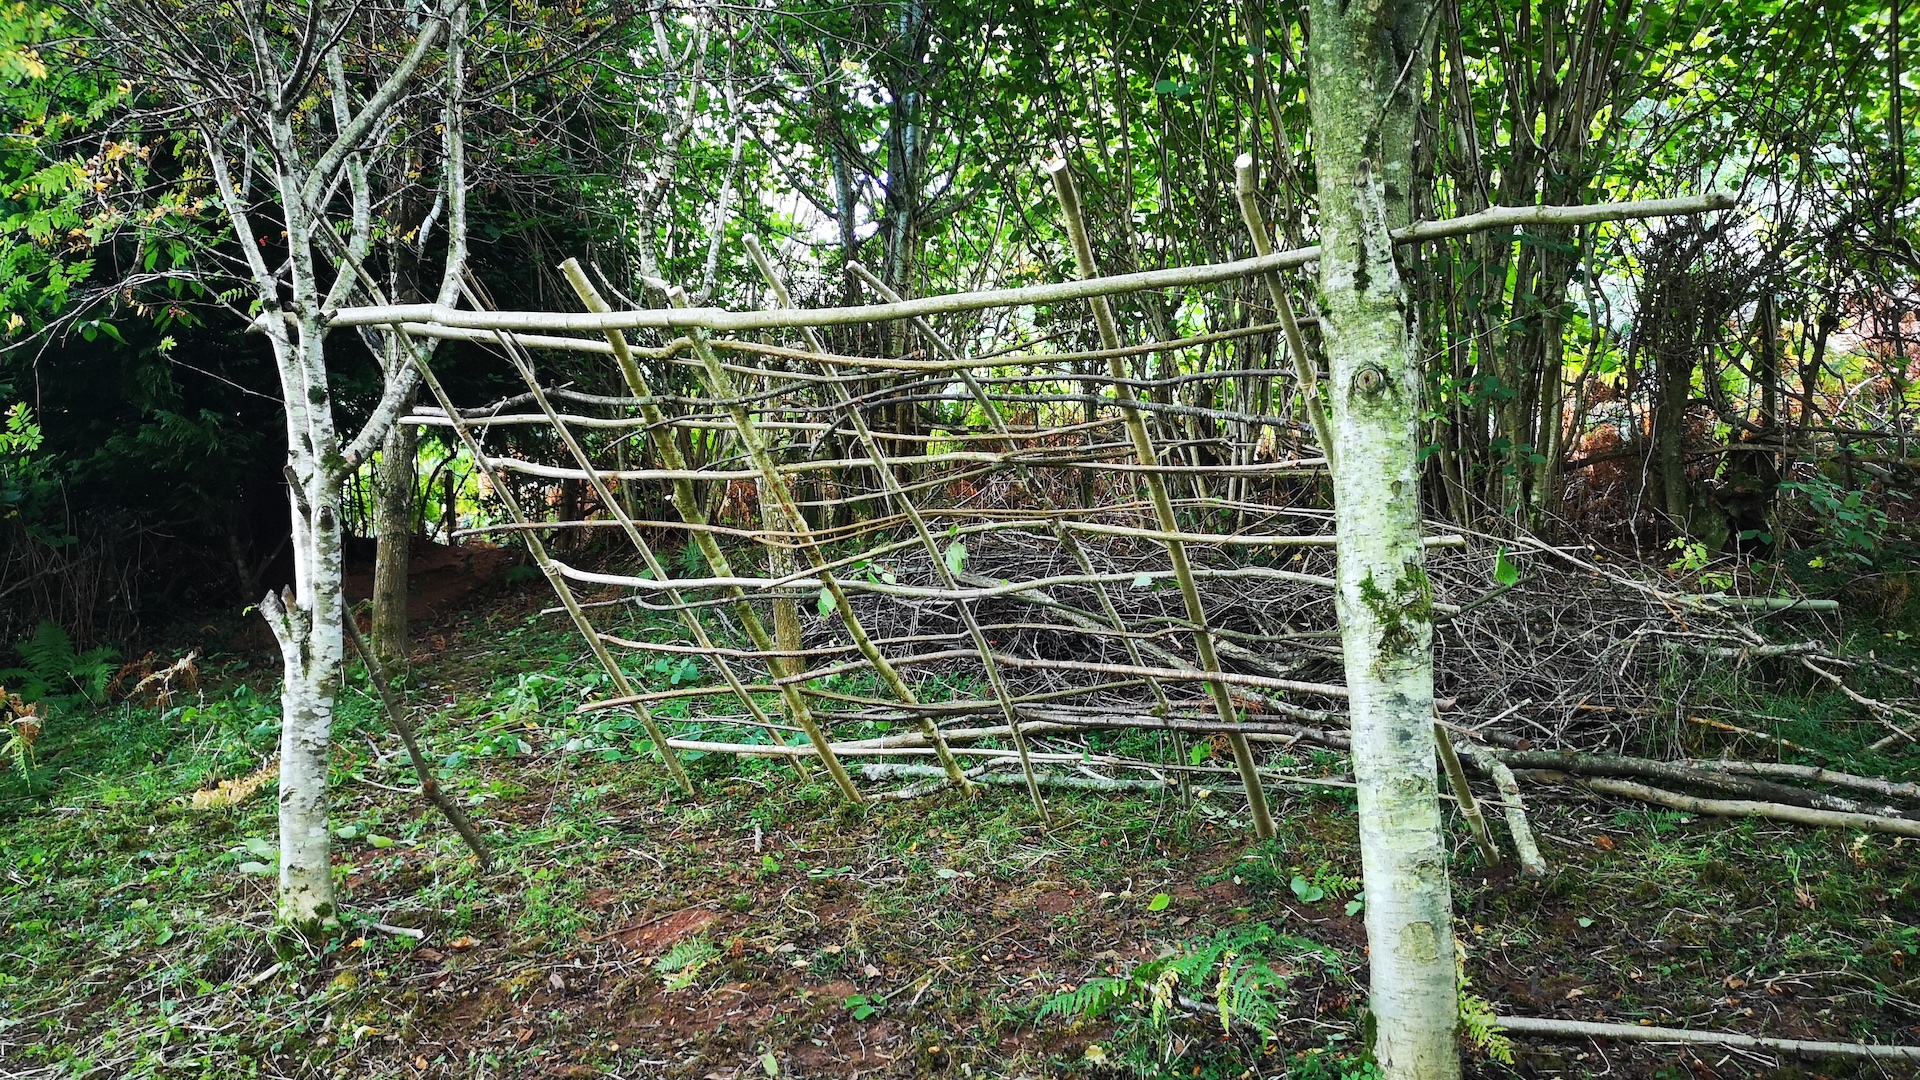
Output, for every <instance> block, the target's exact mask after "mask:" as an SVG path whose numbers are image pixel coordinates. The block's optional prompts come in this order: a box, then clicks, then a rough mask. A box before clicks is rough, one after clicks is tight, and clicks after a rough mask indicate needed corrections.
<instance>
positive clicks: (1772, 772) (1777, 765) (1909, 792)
mask: <svg viewBox="0 0 1920 1080" xmlns="http://www.w3.org/2000/svg"><path fill="white" fill-rule="evenodd" d="M1685 764H1686V765H1687V767H1688V768H1693V769H1700V770H1703V771H1706V772H1729V773H1734V774H1737V775H1741V776H1774V777H1786V778H1788V779H1792V780H1800V781H1804V782H1806V783H1812V784H1830V785H1832V786H1834V787H1845V788H1853V789H1854V790H1856V791H1869V792H1872V793H1873V794H1875V795H1883V796H1885V797H1887V798H1889V799H1913V800H1916V801H1920V784H1915V783H1911V782H1908V783H1901V782H1899V781H1894V780H1882V779H1881V778H1880V777H1877V776H1858V775H1856V774H1854V773H1844V772H1839V771H1837V770H1834V769H1825V768H1821V767H1820V766H1818V765H1793V764H1790V763H1788V762H1784V761H1733V760H1730V759H1727V758H1691V759H1689V760H1688V761H1687V762H1686V763H1685Z"/></svg>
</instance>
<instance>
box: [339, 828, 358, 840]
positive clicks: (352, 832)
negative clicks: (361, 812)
mask: <svg viewBox="0 0 1920 1080" xmlns="http://www.w3.org/2000/svg"><path fill="white" fill-rule="evenodd" d="M333 835H334V836H336V837H338V838H339V839H341V840H351V839H353V838H354V837H356V836H359V835H360V827H359V826H357V825H342V826H340V827H339V828H337V829H335V830H333Z"/></svg>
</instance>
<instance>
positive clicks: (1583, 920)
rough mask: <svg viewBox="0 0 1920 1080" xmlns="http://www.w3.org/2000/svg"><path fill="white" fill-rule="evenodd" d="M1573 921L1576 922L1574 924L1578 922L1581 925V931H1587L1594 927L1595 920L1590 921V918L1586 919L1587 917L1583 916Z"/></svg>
mask: <svg viewBox="0 0 1920 1080" xmlns="http://www.w3.org/2000/svg"><path fill="white" fill-rule="evenodd" d="M1573 921H1574V922H1577V923H1579V924H1580V929H1582V930H1585V929H1586V928H1587V927H1589V926H1592V925H1593V920H1592V919H1590V918H1588V917H1586V916H1585V915H1582V916H1580V917H1579V918H1577V919H1575V920H1573Z"/></svg>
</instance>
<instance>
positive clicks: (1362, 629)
mask: <svg viewBox="0 0 1920 1080" xmlns="http://www.w3.org/2000/svg"><path fill="white" fill-rule="evenodd" d="M1432 7H1433V5H1432V3H1431V0H1312V3H1311V7H1310V9H1309V10H1310V13H1311V19H1312V22H1311V30H1312V37H1311V44H1310V49H1311V55H1310V57H1309V60H1310V71H1311V82H1310V90H1311V95H1312V108H1313V148H1314V164H1315V168H1316V171H1317V172H1318V174H1319V182H1320V250H1321V255H1320V327H1321V330H1322V333H1323V335H1324V341H1325V347H1326V353H1327V359H1328V362H1329V367H1330V369H1331V370H1330V387H1331V391H1332V397H1333V419H1334V442H1335V450H1336V461H1337V462H1338V467H1337V468H1336V469H1335V470H1334V473H1333V488H1334V502H1335V507H1336V510H1337V515H1338V535H1339V540H1338V543H1339V549H1338V550H1339V570H1338V596H1337V601H1336V602H1337V604H1338V608H1339V613H1340V628H1341V644H1342V651H1343V653H1344V656H1345V660H1346V672H1347V685H1348V687H1349V692H1350V694H1351V702H1350V709H1351V713H1352V717H1353V769H1354V777H1355V779H1356V780H1357V781H1358V782H1359V797H1360V858H1361V865H1362V868H1363V872H1364V874H1365V883H1366V893H1367V908H1366V911H1367V916H1366V918H1367V941H1368V962H1369V967H1370V968H1371V977H1372V989H1371V994H1372V1010H1373V1016H1374V1019H1375V1024H1374V1042H1373V1052H1374V1055H1375V1057H1376V1059H1377V1060H1378V1061H1379V1064H1380V1067H1381V1069H1382V1070H1383V1071H1384V1073H1385V1076H1386V1077H1387V1080H1453V1078H1456V1077H1458V1076H1459V1075H1460V1057H1459V1050H1458V1043H1457V1041H1456V1036H1455V1032H1456V1028H1457V1023H1458V1016H1459V1010H1458V1005H1457V997H1456V995H1457V994H1458V989H1459V988H1458V982H1457V980H1458V973H1457V971H1456V968H1455V963H1454V951H1453V950H1454V944H1453V922H1452V918H1453V901H1452V895H1451V892H1450V889H1449V884H1448V880H1447V864H1446V846H1445V844H1444V842H1443V837H1442V835H1441V831H1440V800H1439V791H1438V787H1437V779H1438V778H1437V774H1436V771H1435V766H1434V754H1435V744H1434V736H1433V594H1432V585H1431V583H1430V582H1429V581H1428V579H1427V574H1426V555H1425V552H1424V550H1423V549H1422V547H1421V544H1420V520H1421V515H1420V472H1419V466H1418V464H1417V450H1418V415H1419V404H1420V394H1421V375H1420V371H1419V369H1418V365H1417V364H1416V363H1415V361H1414V358H1415V356H1416V355H1417V354H1416V350H1415V349H1414V344H1413V332H1412V327H1411V326H1410V325H1409V317H1408V311H1409V300H1408V296H1407V290H1406V286H1405V285H1404V283H1403V281H1402V279H1401V275H1400V270H1399V267H1398V265H1397V264H1396V263H1395V261H1394V245H1393V240H1392V238H1391V236H1390V235H1389V230H1391V229H1392V228H1394V227H1396V226H1400V225H1405V224H1407V223H1408V220H1409V218H1410V216H1411V191H1412V183H1413V180H1414V178H1413V175H1412V156H1413V155H1412V146H1413V133H1414V121H1415V118H1416V116H1417V112H1418V108H1419V99H1420V94H1421V90H1422V87H1423V85H1424V82H1425V72H1426V68H1427V56H1428V52H1429V42H1430V40H1431V18H1430V16H1431V15H1432Z"/></svg>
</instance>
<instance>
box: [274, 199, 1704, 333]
mask: <svg viewBox="0 0 1920 1080" xmlns="http://www.w3.org/2000/svg"><path fill="white" fill-rule="evenodd" d="M1733 204H1734V198H1733V196H1732V195H1729V194H1727V193H1725V192H1717V191H1716V192H1711V193H1709V194H1706V195H1691V196H1687V197H1684V198H1678V199H1641V200H1635V201H1632V202H1618V203H1596V204H1593V205H1591V206H1496V207H1492V208H1490V209H1487V210H1482V211H1481V212H1479V213H1477V214H1468V215H1466V216H1465V217H1457V218H1446V219H1443V220H1440V221H1422V222H1416V223H1415V224H1413V225H1410V226H1408V227H1406V228H1404V229H1399V230H1396V231H1395V232H1394V239H1395V240H1396V241H1398V242H1399V243H1404V244H1414V243H1422V242H1425V241H1428V240H1439V239H1444V238H1446V237H1449V236H1461V235H1465V234H1468V233H1475V232H1485V231H1487V230H1490V229H1499V228H1512V227H1517V226H1522V225H1561V226H1567V225H1586V224H1592V223H1595V222H1601V221H1621V220H1625V219H1629V218H1654V217H1675V216H1679V215H1684V214H1700V213H1706V212H1708V211H1712V210H1723V209H1726V208H1727V207H1730V206H1732V205H1733ZM1319 258H1320V248H1319V247H1318V246H1317V245H1316V246H1313V247H1304V248H1295V249H1293V250H1291V251H1276V252H1273V253H1272V254H1270V255H1262V256H1258V257H1256V258H1251V259H1236V260H1234V261H1232V262H1224V263H1207V264H1202V265H1199V266H1174V267H1167V268H1165V269H1161V270H1141V271H1136V272H1134V273H1131V274H1114V275H1111V276H1108V277H1096V278H1083V279H1079V280H1075V281H1057V282H1050V283H1048V284H1044V285H1026V286H1020V287H1017V288H1004V289H983V290H980V291H976V292H963V293H948V294H946V295H943V296H925V297H919V298H916V299H911V300H902V301H900V302H898V303H892V304H864V305H859V306H854V307H830V308H779V309H774V310H762V311H728V310H726V309H724V308H712V307H697V308H696V307H688V308H652V309H646V310H638V311H609V312H599V313H596V312H585V311H583V312H560V311H467V310H463V309H460V308H454V307H447V306H444V305H440V304H381V305H373V306H368V307H347V308H337V309H335V310H333V311H331V312H329V313H327V316H326V321H327V322H328V324H329V325H332V326H381V325H387V324H392V323H424V324H430V325H438V326H445V327H454V328H463V329H471V330H530V331H547V332H561V333H583V334H584V333H605V332H606V331H609V330H637V329H665V330H679V329H702V330H717V331H728V332H732V331H742V330H768V329H777V328H783V327H800V326H844V325H847V324H851V323H870V322H889V321H892V320H896V319H911V318H919V317H925V316H928V315H944V314H950V313H953V312H959V311H978V310H981V309H983V308H995V307H1017V306H1022V305H1027V304H1053V303H1061V302H1063V301H1071V300H1086V299H1090V298H1092V297H1096V296H1113V295H1117V294H1121V293H1131V292H1144V291H1146V290H1148V289H1165V288H1178V287H1182V286H1191V285H1212V284H1217V283H1219V282H1222V281H1235V280H1239V279H1242V278H1249V277H1254V276H1256V275H1259V274H1265V273H1269V272H1272V271H1276V270H1289V269H1293V268H1296V267H1300V266H1304V265H1306V264H1307V263H1310V262H1314V261H1316V260H1318V259H1319ZM256 325H258V324H257V323H256ZM409 329H410V330H411V329H412V328H409Z"/></svg>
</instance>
